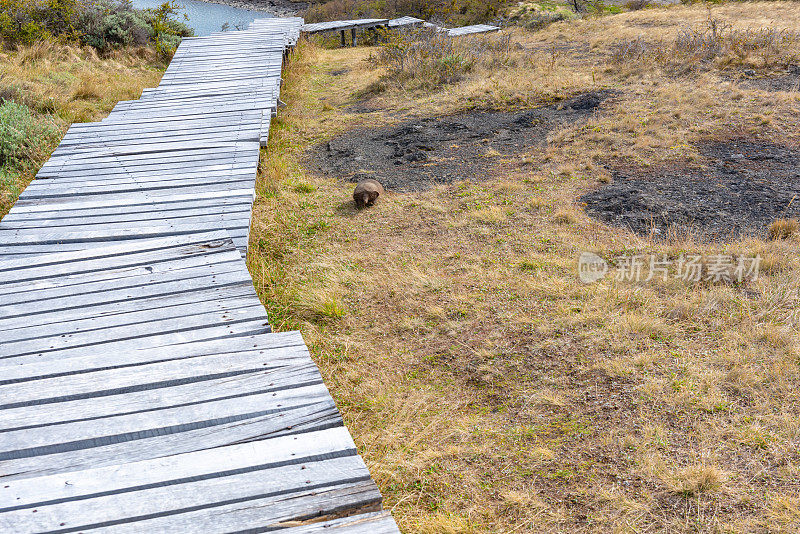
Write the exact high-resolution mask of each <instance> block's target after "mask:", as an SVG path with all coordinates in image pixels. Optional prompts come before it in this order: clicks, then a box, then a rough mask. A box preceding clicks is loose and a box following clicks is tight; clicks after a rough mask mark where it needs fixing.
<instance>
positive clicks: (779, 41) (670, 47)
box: [610, 19, 800, 71]
mask: <svg viewBox="0 0 800 534" xmlns="http://www.w3.org/2000/svg"><path fill="white" fill-rule="evenodd" d="M798 45H800V33H798V32H796V31H790V30H780V29H776V28H772V27H765V28H759V29H752V28H745V29H739V28H735V27H733V26H731V25H729V24H726V23H722V22H719V21H717V20H715V19H709V20H708V21H707V22H706V23H705V24H703V25H701V26H697V27H693V28H686V29H682V30H680V31H679V32H678V33H677V35H676V36H675V40H674V41H673V42H672V43H664V42H650V41H646V40H644V39H642V38H641V37H639V38H637V39H635V40H632V41H620V42H618V43H616V45H615V46H614V49H613V52H612V54H611V58H610V59H611V62H612V63H617V64H622V63H627V62H637V61H646V62H654V63H656V64H659V65H661V66H662V67H665V68H668V69H670V70H675V71H690V70H695V69H704V68H709V67H711V66H715V65H716V66H719V67H725V66H728V65H749V66H752V67H763V68H771V67H775V66H783V67H785V66H786V65H788V64H790V63H794V62H796V61H797V59H798V53H797V50H798Z"/></svg>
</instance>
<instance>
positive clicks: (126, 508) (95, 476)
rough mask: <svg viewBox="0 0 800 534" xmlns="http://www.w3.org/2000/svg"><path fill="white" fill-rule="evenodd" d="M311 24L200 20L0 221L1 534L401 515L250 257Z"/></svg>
mask: <svg viewBox="0 0 800 534" xmlns="http://www.w3.org/2000/svg"><path fill="white" fill-rule="evenodd" d="M301 26H302V19H265V20H257V21H255V22H254V23H253V24H252V25H251V27H250V28H249V29H248V30H245V31H239V32H226V33H219V34H215V35H212V36H210V37H203V38H194V39H186V40H184V42H183V43H182V44H181V46H180V47H179V49H178V51H177V53H176V55H175V59H174V60H173V62H172V63H171V65H170V67H169V68H168V69H167V71H166V73H165V75H164V78H163V80H162V82H161V84H160V85H159V87H157V88H155V89H150V90H146V91H145V92H144V94H143V95H142V98H141V99H139V100H136V101H129V102H120V103H119V104H118V105H117V106H116V107H115V108H114V111H113V112H112V113H111V114H110V115H109V116H108V118H106V119H105V120H103V121H101V122H98V123H90V124H75V125H73V126H72V127H71V128H70V129H69V131H68V132H67V134H66V136H65V137H64V140H63V142H62V143H61V145H60V146H59V147H58V149H57V150H56V151H55V152H54V153H53V156H52V158H51V159H50V161H48V162H47V163H46V164H45V165H44V167H43V168H42V170H41V171H40V173H39V174H38V178H39V179H37V180H35V181H34V182H33V183H32V184H31V185H30V186H29V187H28V188H27V189H26V190H25V191H24V192H23V194H22V195H21V197H20V200H19V202H17V204H16V205H15V206H14V207H13V208H12V210H11V212H10V213H9V214H8V215H7V216H6V217H5V218H4V219H3V220H2V221H0V532H14V533H34V532H59V533H67V532H84V533H89V532H113V533H142V532H198V533H199V532H202V533H232V532H265V531H272V530H280V531H281V532H286V533H287V534H305V533H309V534H310V533H316V532H328V531H330V532H342V533H348V534H350V533H370V534H382V533H397V532H398V530H397V527H396V526H395V524H394V521H393V519H392V518H391V516H390V515H388V514H386V513H385V512H382V511H381V496H380V493H379V492H378V489H377V487H376V486H375V483H374V482H373V481H372V479H371V477H370V475H369V472H368V470H367V468H366V466H365V465H364V463H363V461H362V460H361V458H360V457H359V456H358V454H357V451H356V448H355V445H354V443H353V440H352V438H351V437H350V435H349V433H348V432H347V429H345V428H344V426H343V423H342V419H341V416H340V415H339V412H338V410H337V409H336V406H335V404H334V402H333V399H332V398H331V396H330V394H329V393H328V391H327V389H326V388H325V385H324V384H323V382H322V377H321V376H320V374H319V371H318V370H317V367H316V366H315V365H314V363H313V361H312V360H311V358H310V355H309V353H308V350H307V348H306V346H305V343H304V342H303V339H302V337H301V336H300V334H299V333H298V332H285V333H271V329H270V326H269V322H268V319H267V316H266V313H265V311H264V307H263V306H262V304H261V302H260V301H259V299H258V296H257V295H256V293H255V290H254V288H253V284H252V281H251V279H250V275H249V273H248V271H247V268H246V265H245V263H244V260H243V259H242V255H243V254H244V253H245V252H246V247H247V238H248V229H249V227H250V209H251V204H252V201H253V195H254V193H253V188H254V181H255V177H256V167H257V164H258V160H259V149H260V146H261V145H263V144H264V143H265V141H266V139H267V135H268V129H269V124H270V119H271V118H272V116H273V114H274V112H275V108H276V104H277V101H278V93H279V89H280V76H281V67H282V63H283V59H284V57H285V54H286V50H287V49H291V47H292V46H293V45H294V43H295V42H296V40H297V37H298V35H299V32H300V28H301Z"/></svg>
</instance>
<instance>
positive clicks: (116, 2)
mask: <svg viewBox="0 0 800 534" xmlns="http://www.w3.org/2000/svg"><path fill="white" fill-rule="evenodd" d="M0 6H1V7H2V8H3V10H2V14H0V37H2V40H3V41H5V42H6V43H8V44H31V43H33V42H35V41H40V40H45V39H48V38H51V37H55V36H58V37H63V38H66V39H68V40H73V41H78V42H81V43H82V44H86V45H89V46H92V47H94V48H96V49H98V50H100V51H102V52H105V51H108V50H111V49H114V48H120V47H124V46H131V45H136V46H144V45H147V44H150V43H152V44H154V45H155V46H156V48H157V49H158V50H159V52H162V53H163V54H165V55H167V54H168V53H169V52H171V51H172V50H173V49H174V48H176V47H177V45H178V44H179V43H180V39H181V37H187V36H189V35H192V30H191V29H190V28H189V27H188V26H186V25H185V24H183V23H181V22H179V21H177V20H176V19H175V18H174V17H175V15H176V14H177V13H178V6H177V5H176V4H174V3H171V2H165V3H164V4H162V5H161V6H159V7H158V8H155V9H145V10H139V9H133V7H132V6H131V3H130V1H129V0H89V1H88V2H85V3H79V1H78V0H0Z"/></svg>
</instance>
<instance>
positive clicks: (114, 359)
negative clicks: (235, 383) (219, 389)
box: [0, 331, 305, 384]
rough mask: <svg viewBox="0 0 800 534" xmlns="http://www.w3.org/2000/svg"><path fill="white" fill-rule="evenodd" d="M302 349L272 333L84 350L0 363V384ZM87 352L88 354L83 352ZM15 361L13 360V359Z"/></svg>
mask: <svg viewBox="0 0 800 534" xmlns="http://www.w3.org/2000/svg"><path fill="white" fill-rule="evenodd" d="M294 347H305V344H304V342H303V338H302V336H301V335H300V333H299V332H296V331H293V332H276V333H273V334H258V335H248V336H241V337H235V338H225V339H211V340H201V341H196V340H193V341H188V342H179V343H172V344H163V345H160V346H158V345H157V346H154V347H150V348H146V347H137V346H134V347H129V348H126V349H117V350H114V351H109V350H99V351H84V352H79V353H72V354H62V357H61V358H58V359H51V360H49V361H47V363H46V365H42V364H41V363H40V362H38V361H36V362H33V363H25V364H18V363H9V360H4V361H0V365H2V367H0V370H2V373H0V377H2V379H0V383H3V384H10V383H15V382H25V381H30V380H40V379H45V378H54V377H58V376H67V375H72V374H77V373H88V372H94V371H103V370H108V369H122V368H126V367H135V366H138V365H147V364H151V363H159V362H169V361H177V360H187V359H192V358H197V357H201V356H226V357H229V358H234V357H235V356H236V355H237V354H245V355H247V354H249V353H251V352H257V353H261V354H263V353H264V352H265V351H273V350H282V349H293V348H294ZM87 352H88V353H87ZM14 361H16V360H14Z"/></svg>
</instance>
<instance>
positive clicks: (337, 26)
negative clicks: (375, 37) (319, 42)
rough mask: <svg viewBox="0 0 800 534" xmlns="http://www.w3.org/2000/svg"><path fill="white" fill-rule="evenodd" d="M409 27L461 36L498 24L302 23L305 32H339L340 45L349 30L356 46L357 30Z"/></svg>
mask: <svg viewBox="0 0 800 534" xmlns="http://www.w3.org/2000/svg"><path fill="white" fill-rule="evenodd" d="M409 27H425V28H429V29H432V30H435V31H438V32H441V33H444V34H446V35H448V36H450V37H461V36H464V35H472V34H478V33H489V32H496V31H499V30H500V28H499V27H498V26H490V25H488V24H474V25H472V26H462V27H460V28H445V27H442V26H438V25H436V24H432V23H430V22H426V21H424V20H422V19H418V18H416V17H399V18H395V19H353V20H332V21H328V22H314V23H311V24H304V25H303V32H305V33H307V34H314V33H327V32H337V31H338V32H339V33H340V34H341V37H340V40H341V45H342V46H345V45H346V38H345V36H346V32H348V31H349V32H350V44H351V46H356V44H357V37H356V35H357V30H367V29H374V28H386V29H390V30H398V29H402V28H409Z"/></svg>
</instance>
